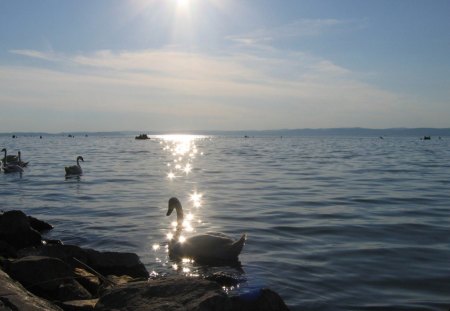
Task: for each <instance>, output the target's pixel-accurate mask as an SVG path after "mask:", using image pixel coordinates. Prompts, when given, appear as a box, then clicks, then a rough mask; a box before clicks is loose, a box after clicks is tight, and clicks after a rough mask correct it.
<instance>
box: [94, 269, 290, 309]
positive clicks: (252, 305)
mask: <svg viewBox="0 0 450 311" xmlns="http://www.w3.org/2000/svg"><path fill="white" fill-rule="evenodd" d="M106 310H123V311H131V310H133V311H144V310H152V311H200V310H205V311H206V310H207V311H253V310H254V311H288V310H289V309H288V308H287V307H286V305H285V304H284V302H283V300H282V299H281V298H280V296H278V295H277V294H276V293H274V292H273V291H271V290H268V289H262V290H257V291H254V292H252V293H250V294H246V295H243V296H237V297H229V296H228V295H226V294H225V293H224V292H223V290H222V289H221V286H220V285H219V284H217V283H215V282H211V281H208V280H204V279H199V278H188V277H183V276H171V277H167V278H165V279H158V280H151V281H148V282H136V283H129V284H127V285H124V286H119V287H116V288H113V289H110V290H108V291H106V292H105V293H104V294H103V295H102V297H100V299H99V301H98V303H97V305H96V306H95V311H106Z"/></svg>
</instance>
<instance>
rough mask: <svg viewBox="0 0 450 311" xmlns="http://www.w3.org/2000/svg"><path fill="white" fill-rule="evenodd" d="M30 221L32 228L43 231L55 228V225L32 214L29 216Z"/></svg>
mask: <svg viewBox="0 0 450 311" xmlns="http://www.w3.org/2000/svg"><path fill="white" fill-rule="evenodd" d="M28 221H29V222H30V226H31V228H33V229H34V230H36V231H38V232H41V233H42V232H45V231H49V230H52V229H53V226H52V225H50V224H49V223H46V222H45V221H42V220H39V219H37V218H34V217H32V216H28Z"/></svg>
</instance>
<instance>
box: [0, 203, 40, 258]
mask: <svg viewBox="0 0 450 311" xmlns="http://www.w3.org/2000/svg"><path fill="white" fill-rule="evenodd" d="M0 240H3V241H5V242H6V243H8V244H9V245H11V246H13V247H14V248H15V249H21V248H24V247H29V246H37V245H40V244H42V237H41V234H40V233H39V232H38V231H36V230H34V229H33V228H32V227H31V226H30V220H29V218H28V217H27V215H25V214H24V213H23V212H22V211H8V212H5V213H3V214H1V215H0Z"/></svg>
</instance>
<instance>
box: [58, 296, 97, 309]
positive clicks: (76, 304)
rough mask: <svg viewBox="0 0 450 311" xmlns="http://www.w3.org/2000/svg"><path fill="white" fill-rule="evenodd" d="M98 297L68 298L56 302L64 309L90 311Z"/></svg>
mask: <svg viewBox="0 0 450 311" xmlns="http://www.w3.org/2000/svg"><path fill="white" fill-rule="evenodd" d="M97 301H98V299H85V300H70V301H64V302H61V303H58V305H59V306H60V307H61V308H63V309H64V311H92V310H94V307H95V305H96V304H97Z"/></svg>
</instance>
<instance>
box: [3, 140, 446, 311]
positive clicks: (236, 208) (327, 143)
mask: <svg viewBox="0 0 450 311" xmlns="http://www.w3.org/2000/svg"><path fill="white" fill-rule="evenodd" d="M0 147H1V148H3V147H6V148H7V149H8V150H9V152H10V153H16V152H17V150H18V149H20V150H21V151H22V157H23V160H25V161H30V164H29V167H28V168H26V169H25V172H24V173H23V174H22V176H20V175H19V174H1V175H0V200H1V201H0V208H1V209H2V210H11V209H22V210H23V211H25V212H26V213H28V214H30V215H33V216H36V217H38V218H41V219H43V220H46V221H48V222H50V223H51V224H53V225H54V226H55V229H54V230H53V231H52V232H51V233H50V234H49V235H48V237H49V238H58V239H61V240H62V241H63V242H64V243H66V244H77V245H80V246H82V247H92V248H96V249H99V250H115V251H128V252H135V253H137V254H139V256H140V258H141V260H142V261H143V262H144V263H145V265H146V266H147V268H148V270H149V271H151V272H152V273H154V274H160V275H165V274H171V273H183V274H187V275H204V274H208V273H211V272H214V271H217V270H221V269H222V270H223V269H225V270H226V271H227V272H228V273H233V274H234V275H236V276H238V277H240V278H241V279H243V280H244V279H245V281H244V282H243V283H242V284H241V285H240V288H238V289H234V290H231V293H234V292H236V291H238V292H246V291H251V290H254V289H257V288H260V287H269V288H271V289H273V290H275V291H276V292H278V293H279V294H280V295H281V296H282V297H283V299H284V300H285V301H286V303H287V304H288V306H289V307H290V308H291V310H448V309H449V307H450V138H447V137H444V138H443V139H441V140H438V139H432V140H430V141H422V140H420V139H419V138H416V137H411V138H385V139H379V138H351V137H348V138H342V137H338V138H336V137H334V138H317V137H316V138H306V137H285V138H280V137H266V138H247V139H244V138H238V137H192V136H191V137H183V136H179V137H178V136H161V137H152V139H151V140H143V141H139V140H135V139H134V137H125V136H121V137H99V136H89V137H81V136H80V137H75V138H68V137H61V136H59V137H58V136H47V137H43V139H39V137H19V138H17V139H12V138H10V137H0ZM78 155H82V156H83V157H84V160H85V162H84V163H81V165H82V167H83V170H84V175H83V176H82V177H81V178H79V179H77V178H70V179H66V178H65V176H64V166H66V165H73V164H75V159H76V156H78ZM172 196H176V197H178V198H179V199H180V201H181V202H182V204H183V207H184V210H185V213H187V214H190V217H191V227H192V229H193V232H194V233H195V232H197V233H201V232H206V231H219V232H223V233H226V234H228V235H230V236H232V237H234V238H238V237H239V236H240V235H241V233H243V232H245V233H247V234H248V239H247V243H246V245H245V247H244V250H243V252H242V254H241V256H240V261H241V264H242V266H241V267H240V268H239V269H238V268H236V267H220V268H218V267H205V266H198V265H196V264H195V263H189V262H184V263H178V264H175V263H174V262H171V261H170V260H169V259H168V257H167V253H166V249H165V247H164V246H163V245H162V246H161V247H159V245H160V244H163V243H164V242H165V241H166V240H167V234H168V233H169V232H170V231H171V222H173V221H174V220H175V219H174V217H175V216H172V217H166V216H165V215H166V211H167V201H168V199H169V198H170V197H172ZM189 234H191V233H190V232H186V235H189Z"/></svg>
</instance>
